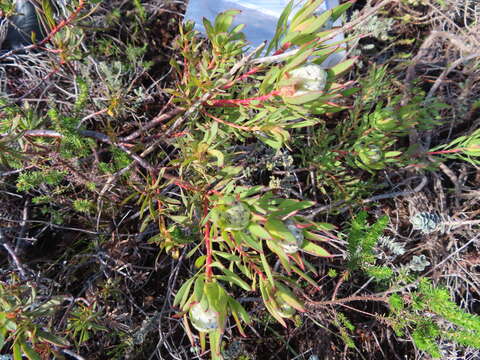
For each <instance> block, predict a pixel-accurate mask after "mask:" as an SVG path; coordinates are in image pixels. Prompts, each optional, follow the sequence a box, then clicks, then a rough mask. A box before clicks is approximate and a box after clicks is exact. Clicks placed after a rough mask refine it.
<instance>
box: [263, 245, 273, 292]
mask: <svg viewBox="0 0 480 360" xmlns="http://www.w3.org/2000/svg"><path fill="white" fill-rule="evenodd" d="M260 259H261V260H262V266H263V270H264V271H265V273H266V274H267V278H268V280H269V281H270V284H271V285H272V286H275V281H274V280H273V275H272V270H271V269H270V265H269V264H268V261H267V258H266V257H265V254H264V253H263V251H262V252H261V253H260Z"/></svg>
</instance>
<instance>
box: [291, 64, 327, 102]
mask: <svg viewBox="0 0 480 360" xmlns="http://www.w3.org/2000/svg"><path fill="white" fill-rule="evenodd" d="M289 75H290V79H291V80H293V81H294V82H295V89H296V91H295V94H294V96H301V95H305V94H307V93H309V92H311V91H322V90H323V89H325V85H326V83H327V77H328V76H327V72H326V71H325V70H323V69H322V67H321V66H320V65H317V64H307V65H304V66H301V67H299V68H297V69H294V70H292V71H290V72H289Z"/></svg>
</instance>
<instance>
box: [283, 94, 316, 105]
mask: <svg viewBox="0 0 480 360" xmlns="http://www.w3.org/2000/svg"><path fill="white" fill-rule="evenodd" d="M323 94H324V93H323V91H308V92H307V93H305V94H303V95H298V96H285V97H283V101H285V102H286V103H287V104H291V105H301V104H305V103H308V102H311V101H314V100H317V99H318V98H319V97H321V96H322V95H323Z"/></svg>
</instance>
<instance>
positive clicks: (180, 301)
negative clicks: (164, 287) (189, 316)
mask: <svg viewBox="0 0 480 360" xmlns="http://www.w3.org/2000/svg"><path fill="white" fill-rule="evenodd" d="M194 280H195V278H194V277H193V278H190V279H188V280H187V281H186V282H185V283H184V284H183V285H182V286H181V287H180V290H178V292H177V295H175V299H174V300H173V306H177V305H178V306H180V307H183V305H185V302H186V301H187V298H188V294H189V293H190V289H191V287H192V285H193V281H194Z"/></svg>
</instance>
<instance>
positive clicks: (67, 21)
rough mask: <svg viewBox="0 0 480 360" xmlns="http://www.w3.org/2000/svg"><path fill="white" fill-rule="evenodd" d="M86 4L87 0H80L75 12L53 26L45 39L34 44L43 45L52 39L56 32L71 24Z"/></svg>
mask: <svg viewBox="0 0 480 360" xmlns="http://www.w3.org/2000/svg"><path fill="white" fill-rule="evenodd" d="M84 6H85V1H84V0H79V2H78V6H77V8H76V9H75V10H74V11H73V13H71V14H70V16H69V17H68V18H66V19H63V20H62V21H60V22H59V23H58V24H57V25H56V26H54V27H53V29H52V30H51V31H50V33H49V34H48V35H47V37H46V38H45V39H43V40H42V41H40V42H38V43H37V44H34V45H35V46H42V45H44V44H45V43H47V42H48V41H50V40H51V39H52V38H53V37H54V36H55V34H56V33H58V32H59V31H60V30H61V29H63V28H64V27H65V26H67V25H69V24H70V23H71V22H72V21H73V20H75V19H76V18H77V16H78V14H79V13H80V11H82V9H83V7H84Z"/></svg>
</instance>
